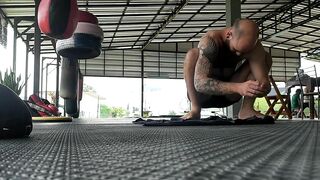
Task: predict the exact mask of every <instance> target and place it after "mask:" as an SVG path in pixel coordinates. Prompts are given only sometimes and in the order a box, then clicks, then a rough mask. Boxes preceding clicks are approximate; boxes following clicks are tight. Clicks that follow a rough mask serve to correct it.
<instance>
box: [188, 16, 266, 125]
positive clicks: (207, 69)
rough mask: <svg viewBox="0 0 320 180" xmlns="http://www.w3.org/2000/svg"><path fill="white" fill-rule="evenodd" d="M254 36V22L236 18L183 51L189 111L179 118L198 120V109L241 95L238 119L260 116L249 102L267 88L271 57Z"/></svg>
mask: <svg viewBox="0 0 320 180" xmlns="http://www.w3.org/2000/svg"><path fill="white" fill-rule="evenodd" d="M258 37H259V28H258V26H257V24H256V23H255V22H253V21H251V20H249V19H238V20H236V21H235V22H234V25H233V26H232V27H229V28H224V29H221V30H212V31H208V32H207V33H206V34H205V35H204V36H203V37H202V38H201V39H200V42H199V45H198V48H193V49H191V50H189V51H188V52H187V54H186V57H185V61H184V78H185V82H186V86H187V92H188V98H189V100H190V101H191V111H190V112H189V113H188V114H186V115H184V116H183V117H182V118H183V119H186V120H187V119H199V118H200V112H201V108H210V107H217V108H220V107H227V106H229V105H232V104H234V103H235V102H237V101H239V100H240V99H241V97H242V96H244V99H243V102H242V105H241V109H240V111H239V114H238V118H239V119H246V118H249V117H252V116H258V117H263V114H261V113H259V112H257V111H255V110H254V108H253V103H254V101H255V99H256V97H263V96H265V95H266V94H268V93H269V91H270V89H271V86H270V82H269V79H268V73H269V70H270V68H271V65H272V59H271V56H270V55H269V54H268V53H267V52H265V50H264V49H263V46H262V44H261V42H260V41H259V40H258Z"/></svg>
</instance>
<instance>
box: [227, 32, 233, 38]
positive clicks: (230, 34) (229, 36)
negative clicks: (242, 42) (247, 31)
mask: <svg viewBox="0 0 320 180" xmlns="http://www.w3.org/2000/svg"><path fill="white" fill-rule="evenodd" d="M227 38H228V39H231V38H232V30H229V31H228V32H227Z"/></svg>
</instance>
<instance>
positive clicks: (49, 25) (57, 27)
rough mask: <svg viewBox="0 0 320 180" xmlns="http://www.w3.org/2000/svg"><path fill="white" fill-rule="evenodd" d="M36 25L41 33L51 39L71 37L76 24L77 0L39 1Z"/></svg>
mask: <svg viewBox="0 0 320 180" xmlns="http://www.w3.org/2000/svg"><path fill="white" fill-rule="evenodd" d="M38 24H39V28H40V30H41V32H43V33H44V34H46V35H47V36H50V37H52V38H55V39H67V38H69V37H71V36H72V34H73V32H74V30H75V28H76V27H77V24H78V6H77V0H41V2H40V4H39V8H38Z"/></svg>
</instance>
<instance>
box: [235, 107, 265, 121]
mask: <svg viewBox="0 0 320 180" xmlns="http://www.w3.org/2000/svg"><path fill="white" fill-rule="evenodd" d="M252 116H257V117H260V118H263V117H264V116H265V115H264V114H262V113H260V112H259V111H255V110H243V109H242V110H240V112H239V114H238V118H239V119H247V118H249V117H252Z"/></svg>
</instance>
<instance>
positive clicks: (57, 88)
mask: <svg viewBox="0 0 320 180" xmlns="http://www.w3.org/2000/svg"><path fill="white" fill-rule="evenodd" d="M60 62H61V57H60V56H59V55H57V74H56V102H55V103H56V106H57V107H59V96H60V94H59V89H60V87H59V84H60V81H59V80H60V77H59V76H60V69H59V68H60Z"/></svg>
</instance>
